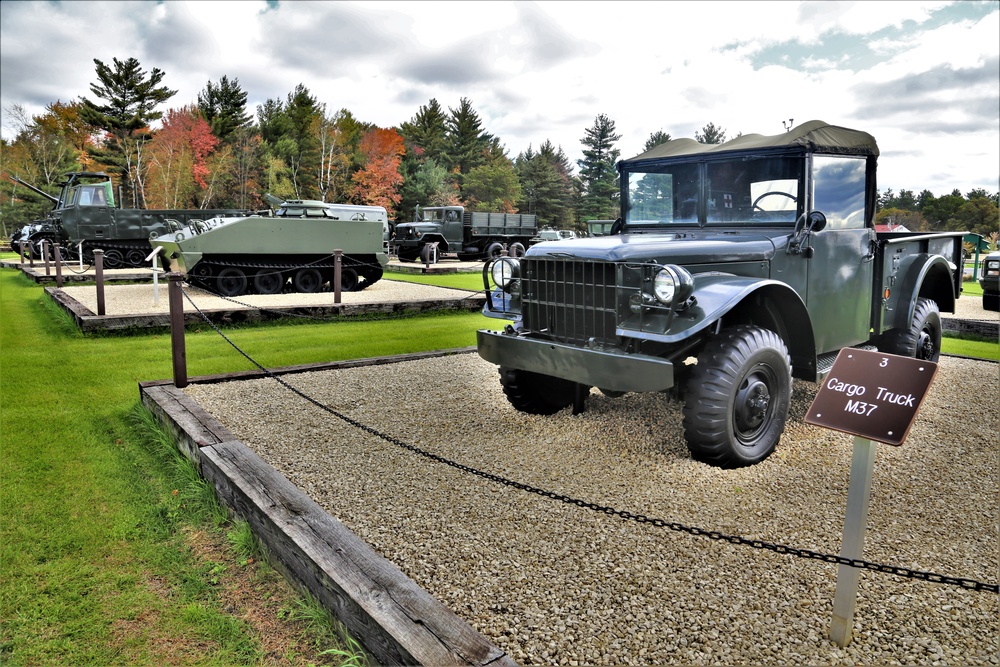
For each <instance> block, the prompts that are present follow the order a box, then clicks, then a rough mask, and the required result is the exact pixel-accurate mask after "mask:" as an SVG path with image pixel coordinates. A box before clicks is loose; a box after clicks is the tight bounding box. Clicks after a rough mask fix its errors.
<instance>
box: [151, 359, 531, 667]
mask: <svg viewBox="0 0 1000 667" xmlns="http://www.w3.org/2000/svg"><path fill="white" fill-rule="evenodd" d="M474 351H475V348H463V349H458V350H445V351H438V352H428V353H421V354H409V355H399V356H393V357H378V358H373V359H357V360H352V361H345V362H334V363H324V364H308V365H303V366H294V367H289V368H284V369H278V370H274V371H271V372H272V373H273V374H274V375H282V374H287V373H301V372H307V371H316V370H330V369H336V368H350V367H356V366H363V365H377V364H386V363H395V362H399V361H408V360H413V359H423V358H429V357H438V356H445V355H449V354H468V353H470V352H474ZM265 375H266V374H265V373H263V372H260V371H246V372H240V373H232V374H227V375H211V376H203V377H200V378H192V379H191V380H190V381H189V382H190V383H191V384H197V383H202V384H207V383H216V382H227V381H232V380H245V379H251V378H255V377H264V376H265ZM139 393H140V397H141V399H142V403H143V405H145V406H146V407H147V408H148V409H149V410H151V411H152V412H153V414H154V415H156V417H157V419H158V420H159V421H160V422H161V423H162V424H163V425H164V426H165V427H166V428H167V429H168V430H169V431H170V432H171V433H172V434H173V436H174V441H175V442H176V443H177V447H178V449H179V450H180V451H181V452H182V453H183V454H184V455H185V456H186V457H187V458H188V459H190V460H191V461H192V462H194V464H195V465H197V466H198V469H199V470H200V471H201V475H202V476H203V477H204V478H205V479H206V480H208V481H209V482H210V483H211V484H212V485H213V486H214V487H215V490H216V494H217V495H218V497H219V499H220V500H221V502H222V503H223V504H224V505H225V506H226V507H228V508H229V509H230V511H231V512H232V513H233V514H234V515H235V516H237V517H239V518H242V519H245V520H246V521H247V522H248V523H249V524H250V526H251V528H252V529H253V531H254V534H255V535H257V537H258V538H259V539H260V540H261V542H262V543H263V544H264V545H265V546H266V547H267V550H268V552H269V554H270V556H271V560H272V562H273V563H274V565H275V566H276V567H277V568H278V569H279V570H280V571H282V572H283V574H284V575H285V576H286V577H287V578H288V579H289V580H290V581H291V582H292V583H293V584H295V585H296V586H297V587H299V588H300V589H303V590H305V591H308V592H309V593H310V594H311V595H312V596H313V597H314V598H316V599H317V600H318V601H319V602H320V604H322V605H323V606H324V607H325V608H326V609H327V610H329V611H330V612H331V614H333V615H334V616H335V617H336V618H338V619H339V620H340V621H341V622H342V623H343V624H344V625H345V626H346V627H347V629H348V631H349V632H350V633H351V636H352V637H354V639H356V640H357V641H359V642H360V643H361V644H362V646H364V648H365V650H366V651H367V652H368V653H369V654H370V655H371V656H372V657H373V658H375V660H377V661H378V662H379V663H380V664H383V665H435V666H436V665H491V666H496V667H516V664H517V663H515V662H514V661H513V660H512V659H511V658H510V657H509V656H508V655H507V654H506V653H505V652H503V651H502V650H501V649H499V648H498V647H496V646H495V645H493V644H492V643H491V642H490V641H489V640H488V639H487V638H486V637H484V636H483V635H481V634H480V633H479V632H477V631H476V630H475V629H474V628H472V627H471V626H470V625H469V624H468V623H466V622H465V621H463V620H462V619H461V618H459V617H458V616H457V615H456V614H455V613H454V612H452V611H451V610H450V609H448V608H447V607H445V606H444V605H443V604H442V603H441V602H439V601H438V600H436V599H434V598H433V597H432V596H431V595H430V594H429V593H428V592H427V591H425V590H423V589H422V588H420V587H419V586H418V585H417V584H416V583H415V582H414V581H413V580H412V579H410V578H409V577H407V576H406V575H404V574H403V573H402V572H401V571H400V570H399V569H398V568H397V567H396V566H395V565H393V564H392V563H391V562H389V561H388V560H386V559H385V558H383V557H382V556H380V555H378V554H377V553H375V551H374V550H373V549H372V548H371V547H370V546H369V545H368V544H366V543H365V542H364V541H363V540H361V539H360V538H358V537H357V536H356V535H355V534H354V533H352V532H351V531H350V530H348V529H347V527H345V526H344V525H343V524H342V523H340V522H339V521H338V520H337V519H335V518H334V517H332V516H330V515H329V514H328V513H327V512H326V511H324V510H323V509H322V508H321V507H320V506H319V505H318V504H317V503H316V502H314V501H313V500H312V499H311V498H309V497H308V496H307V495H306V494H304V493H302V491H300V490H299V489H298V488H297V487H295V486H294V485H293V484H292V483H291V482H289V481H288V480H287V479H286V478H285V477H284V476H283V475H281V474H280V473H279V472H278V471H277V470H275V469H274V468H273V467H271V466H270V465H269V464H267V463H265V462H264V461H263V460H262V459H261V458H260V457H258V456H257V455H256V454H255V453H254V452H253V451H252V450H251V449H250V448H249V447H247V446H246V445H245V444H244V443H242V442H241V441H239V440H238V439H237V438H236V437H235V436H234V435H233V434H232V433H230V432H229V431H228V430H227V429H226V428H225V427H224V426H223V425H222V424H221V423H219V422H218V421H217V420H216V419H215V418H214V417H212V416H211V415H210V414H208V413H207V412H205V410H203V409H202V408H201V406H199V405H198V404H197V403H196V402H195V401H194V400H192V399H191V398H190V397H188V396H187V395H186V394H185V393H184V392H183V391H182V390H180V389H177V388H175V387H174V386H173V385H172V384H171V382H170V381H169V380H161V381H155V382H141V383H139Z"/></svg>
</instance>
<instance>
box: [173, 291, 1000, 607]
mask: <svg viewBox="0 0 1000 667" xmlns="http://www.w3.org/2000/svg"><path fill="white" fill-rule="evenodd" d="M184 296H185V297H186V298H187V300H188V302H189V303H190V304H191V305H192V307H194V309H195V310H196V311H198V314H199V315H201V317H202V318H203V319H204V320H205V321H206V322H207V323H208V324H209V326H211V327H212V328H213V329H214V330H215V332H216V333H218V334H219V335H220V336H221V337H222V339H223V340H225V341H226V342H227V343H229V345H230V346H232V348H233V349H234V350H236V351H237V352H239V353H240V354H241V355H242V356H243V357H244V358H246V359H247V360H248V361H249V362H250V363H251V364H253V365H254V366H256V367H257V368H258V369H259V370H260V371H261V372H263V373H264V374H265V375H267V376H268V377H269V378H271V379H273V380H275V381H276V382H277V383H278V384H280V385H281V386H283V387H285V388H286V389H288V390H289V391H291V392H292V393H294V394H296V395H297V396H299V397H300V398H302V399H304V400H306V401H308V402H309V403H312V404H313V405H315V406H316V407H318V408H319V409H321V410H323V411H325V412H327V413H329V414H331V415H333V416H334V417H336V418H337V419H340V420H341V421H343V422H345V423H347V424H349V425H350V426H353V427H355V428H357V429H360V430H362V431H364V432H366V433H368V434H369V435H372V436H375V437H376V438H379V439H381V440H384V441H386V442H388V443H390V444H393V445H396V446H397V447H400V448H402V449H405V450H407V451H410V452H413V453H414V454H418V455H420V456H423V457H424V458H427V459H430V460H431V461H434V462H436V463H441V464H443V465H446V466H449V467H451V468H454V469H456V470H460V471H462V472H465V473H469V474H471V475H475V476H477V477H480V478H482V479H485V480H489V481H491V482H495V483H497V484H501V485H503V486H507V487H510V488H513V489H517V490H519V491H524V492H526V493H531V494H534V495H537V496H541V497H543V498H549V499H550V500H555V501H557V502H560V503H565V504H567V505H574V506H576V507H581V508H583V509H589V510H593V511H595V512H598V513H600V514H605V515H608V516H616V517H619V518H621V519H624V520H626V521H635V522H637V523H640V524H646V525H650V526H655V527H657V528H669V529H670V530H673V531H676V532H680V533H687V534H688V535H693V536H696V537H707V538H708V539H710V540H716V541H719V542H728V543H730V544H738V545H742V546H748V547H751V548H754V549H763V550H765V551H772V552H774V553H777V554H784V555H788V556H796V557H798V558H807V559H812V560H819V561H823V562H824V563H836V564H837V565H847V566H850V567H854V568H858V569H864V570H870V571H872V572H882V573H885V574H894V575H896V576H898V577H904V578H906V579H917V580H920V581H929V582H932V583H937V584H945V585H948V586H958V587H960V588H964V589H966V590H972V591H985V592H987V593H1000V584H988V583H984V582H981V581H976V580H975V579H966V578H963V577H949V576H947V575H943V574H936V573H934V572H924V571H921V570H913V569H910V568H906V567H898V566H895V565H883V564H880V563H873V562H871V561H866V560H862V559H857V558H845V557H843V556H834V555H832V554H825V553H822V552H819V551H813V550H811V549H799V548H797V547H790V546H786V545H783V544H773V543H770V542H765V541H763V540H752V539H748V538H745V537H741V536H739V535H727V534H725V533H721V532H719V531H716V530H705V529H703V528H696V527H693V526H686V525H684V524H681V523H677V522H675V521H667V520H665V519H658V518H655V517H650V516H646V515H645V514H635V513H633V512H629V511H627V510H620V509H616V508H614V507H610V506H607V505H600V504H598V503H593V502H590V501H587V500H582V499H580V498H573V497H572V496H567V495H564V494H561V493H556V492H554V491H548V490H546V489H542V488H540V487H537V486H532V485H530V484H524V483H523V482H518V481H515V480H512V479H508V478H506V477H503V476H501V475H496V474H494V473H490V472H486V471H483V470H479V469H477V468H473V467H471V466H467V465H465V464H463V463H458V462H457V461H452V460H451V459H447V458H445V457H443V456H440V455H439V454H435V453H433V452H428V451H427V450H424V449H421V448H420V447H417V446H416V445H411V444H409V443H407V442H403V441H402V440H400V439H399V438H397V437H395V436H392V435H387V434H385V433H382V432H381V431H379V430H377V429H375V428H373V427H371V426H368V425H367V424H364V423H362V422H359V421H358V420H356V419H353V418H351V417H349V416H347V415H345V414H343V413H341V412H338V411H337V410H335V409H333V408H331V407H330V406H328V405H325V404H323V403H320V402H319V401H317V400H316V399H315V398H313V397H311V396H309V395H308V394H306V393H305V392H303V391H301V390H299V389H297V388H296V387H293V386H292V385H290V384H289V383H287V382H285V380H283V379H282V378H281V377H279V376H278V375H275V374H274V373H272V372H271V371H269V370H268V369H266V368H264V366H262V365H261V364H260V363H258V362H257V360H256V359H254V358H253V357H251V356H250V355H249V354H247V353H246V352H244V351H243V350H242V349H240V347H239V346H238V345H236V343H234V342H233V341H232V340H230V339H229V337H227V336H226V334H225V333H223V332H222V330H221V329H220V328H219V327H217V326H216V325H215V323H214V322H212V321H211V320H210V319H209V318H208V317H207V316H206V315H205V314H204V313H203V312H202V311H201V309H200V308H198V306H197V305H196V304H195V303H194V301H193V300H192V299H191V297H190V296H189V295H188V293H187V291H186V290H185V291H184Z"/></svg>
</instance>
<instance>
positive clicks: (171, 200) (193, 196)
mask: <svg viewBox="0 0 1000 667" xmlns="http://www.w3.org/2000/svg"><path fill="white" fill-rule="evenodd" d="M218 145H219V140H218V138H217V137H216V136H215V135H213V134H212V129H211V127H209V125H208V122H206V121H205V119H204V118H202V117H201V116H200V115H198V113H197V112H196V111H195V110H194V109H192V108H190V107H184V108H182V109H171V110H169V111H168V112H167V113H166V114H165V115H164V117H163V127H162V129H160V130H159V131H158V132H157V133H156V134H155V135H154V137H153V140H152V141H151V142H150V144H149V148H148V149H147V151H148V155H149V157H148V162H147V164H148V167H147V190H146V201H147V205H148V206H150V207H151V208H159V207H162V208H185V207H189V206H197V205H198V200H199V199H203V197H201V196H199V194H200V193H203V192H204V191H205V190H207V189H208V187H209V182H208V179H209V176H210V174H211V170H210V168H209V156H211V154H212V153H213V151H215V149H216V147H217V146H218Z"/></svg>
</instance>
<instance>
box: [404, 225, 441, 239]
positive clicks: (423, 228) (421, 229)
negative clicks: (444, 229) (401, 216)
mask: <svg viewBox="0 0 1000 667" xmlns="http://www.w3.org/2000/svg"><path fill="white" fill-rule="evenodd" d="M440 228H441V223H439V222H401V223H399V224H398V225H396V235H397V236H398V235H400V232H405V231H407V230H409V229H412V230H413V231H415V232H420V233H421V234H425V233H427V232H435V231H438V230H440Z"/></svg>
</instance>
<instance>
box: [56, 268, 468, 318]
mask: <svg viewBox="0 0 1000 667" xmlns="http://www.w3.org/2000/svg"><path fill="white" fill-rule="evenodd" d="M168 289H169V288H168V284H167V281H166V279H164V278H162V277H161V279H160V282H159V299H158V300H157V298H156V288H155V287H154V285H152V284H142V285H114V284H112V285H105V286H104V306H105V312H106V314H107V315H117V316H122V315H148V314H153V313H164V314H166V313H169V312H170V302H169V295H168ZM184 289H185V291H186V292H187V293H188V294H189V295H190V296H191V300H192V301H194V302H195V303H196V304H198V307H199V308H201V309H202V310H244V309H250V308H295V307H308V306H319V307H330V306H333V305H335V304H334V294H333V292H317V293H315V294H299V293H289V294H243V295H241V296H238V297H234V298H233V299H224V298H223V297H220V296H217V295H215V294H212V293H211V292H208V291H205V290H202V289H199V288H197V287H192V286H190V285H185V286H184ZM63 291H64V292H65V293H66V294H67V295H68V296H70V297H71V298H73V299H75V300H77V301H78V302H80V303H81V304H83V305H84V306H86V307H87V308H88V309H89V310H90V311H91V312H94V313H96V312H97V288H96V287H95V286H93V285H86V286H73V285H71V286H65V287H63ZM480 294H482V292H470V291H466V290H456V289H450V288H447V287H434V286H432V285H421V284H418V283H411V282H404V281H401V280H389V279H385V278H383V279H382V280H379V281H378V282H376V283H375V284H374V285H372V286H371V287H368V288H365V289H363V290H361V291H360V292H341V299H340V301H341V303H342V304H345V305H350V304H379V303H408V302H415V301H426V300H455V301H460V300H462V299H465V298H468V297H470V296H478V295H480ZM157 301H158V302H157ZM183 303H184V311H185V312H193V311H194V308H193V307H192V305H191V303H190V302H189V301H188V300H187V299H184V300H183Z"/></svg>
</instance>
